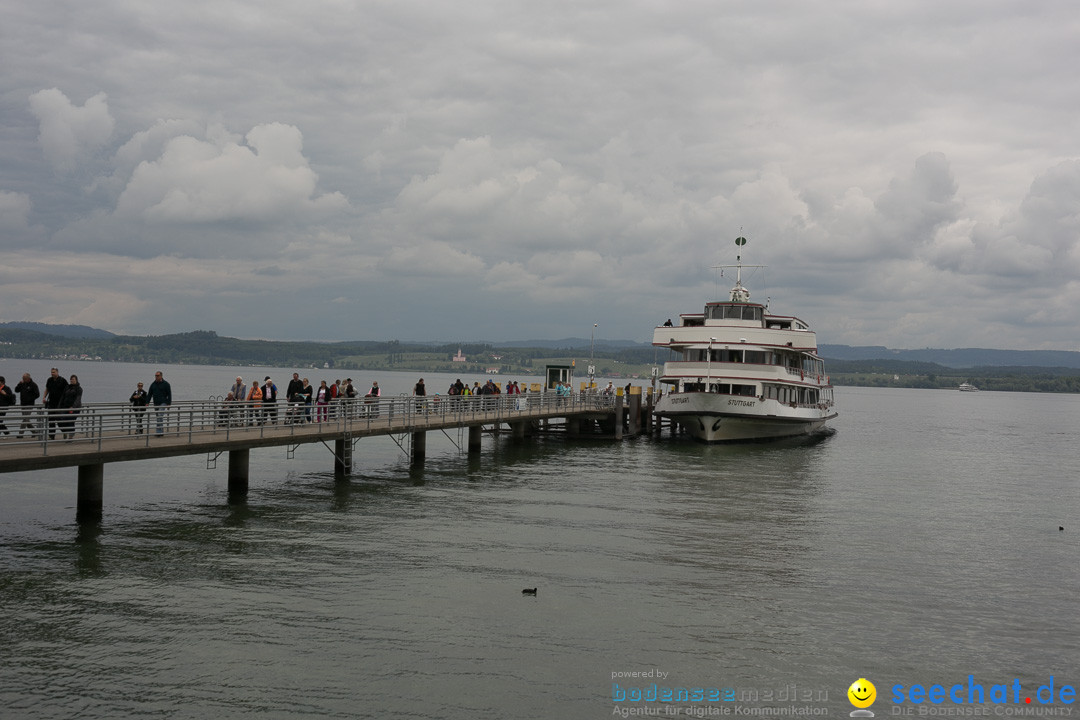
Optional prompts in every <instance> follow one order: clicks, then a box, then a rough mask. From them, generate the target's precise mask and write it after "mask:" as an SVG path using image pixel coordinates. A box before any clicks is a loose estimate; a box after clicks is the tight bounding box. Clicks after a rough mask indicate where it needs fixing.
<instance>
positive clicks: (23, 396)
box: [15, 373, 41, 438]
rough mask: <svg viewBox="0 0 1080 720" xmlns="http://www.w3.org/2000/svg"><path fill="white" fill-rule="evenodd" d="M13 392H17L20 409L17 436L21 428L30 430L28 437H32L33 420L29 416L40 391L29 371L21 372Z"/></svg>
mask: <svg viewBox="0 0 1080 720" xmlns="http://www.w3.org/2000/svg"><path fill="white" fill-rule="evenodd" d="M15 392H17V393H19V409H20V410H21V411H22V423H21V424H20V425H19V437H22V434H23V430H30V437H31V438H33V437H34V422H33V420H31V419H30V418H31V417H33V414H34V403H36V402H37V399H38V398H39V397H41V391H40V390H39V389H38V386H37V383H36V382H34V381H33V380H32V379H31V378H30V373H23V376H22V382H20V383H19V384H18V385H16V386H15Z"/></svg>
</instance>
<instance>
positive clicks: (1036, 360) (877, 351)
mask: <svg viewBox="0 0 1080 720" xmlns="http://www.w3.org/2000/svg"><path fill="white" fill-rule="evenodd" d="M818 354H819V355H821V356H822V357H824V358H827V359H833V360H902V361H906V362H914V363H934V364H937V365H943V366H945V367H948V368H974V367H984V368H990V367H998V368H1007V367H1043V368H1076V369H1080V352H1074V351H1069V350H990V349H986V348H959V349H956V350H940V349H934V348H926V349H923V350H891V349H889V348H886V347H881V346H851V345H820V346H818Z"/></svg>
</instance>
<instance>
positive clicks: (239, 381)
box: [229, 376, 247, 425]
mask: <svg viewBox="0 0 1080 720" xmlns="http://www.w3.org/2000/svg"><path fill="white" fill-rule="evenodd" d="M229 392H231V393H232V394H233V397H234V398H236V402H238V403H240V405H239V407H238V409H237V413H236V416H237V420H238V421H239V422H238V423H237V424H238V425H243V424H244V418H245V416H246V415H247V412H246V410H245V409H244V408H245V407H246V405H245V403H247V385H245V384H244V378H242V377H239V376H237V378H236V384H235V385H233V386H232V387H231V388H229Z"/></svg>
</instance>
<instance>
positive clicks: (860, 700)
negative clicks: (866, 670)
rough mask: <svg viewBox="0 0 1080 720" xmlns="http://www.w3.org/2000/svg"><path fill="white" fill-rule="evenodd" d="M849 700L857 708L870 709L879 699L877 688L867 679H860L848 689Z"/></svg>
mask: <svg viewBox="0 0 1080 720" xmlns="http://www.w3.org/2000/svg"><path fill="white" fill-rule="evenodd" d="M847 696H848V700H850V701H851V704H852V705H854V706H855V707H857V708H868V707H870V706H871V705H873V704H874V700H876V699H877V688H876V687H874V683H872V682H870V681H869V680H867V679H866V678H859V679H858V680H856V681H855V682H853V683H851V687H849V688H848V689H847Z"/></svg>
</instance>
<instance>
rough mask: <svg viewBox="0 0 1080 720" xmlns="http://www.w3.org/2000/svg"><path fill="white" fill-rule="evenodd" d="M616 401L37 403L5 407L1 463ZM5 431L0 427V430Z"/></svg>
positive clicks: (543, 396) (543, 397)
mask: <svg viewBox="0 0 1080 720" xmlns="http://www.w3.org/2000/svg"><path fill="white" fill-rule="evenodd" d="M613 404H614V400H613V398H611V397H608V396H604V395H599V394H584V393H583V394H574V395H572V396H569V397H564V396H558V395H556V394H555V393H538V394H524V395H468V396H441V395H440V396H428V397H411V396H397V397H383V398H350V399H340V398H339V399H335V400H334V401H332V402H330V403H329V404H325V405H320V404H306V403H301V402H290V401H287V400H278V401H277V402H274V403H267V402H261V403H259V402H236V401H223V400H219V399H210V400H205V401H199V400H195V401H181V402H176V403H173V404H172V405H164V406H153V405H149V406H146V407H141V408H140V407H132V406H131V405H128V404H114V403H93V404H87V405H84V406H83V407H81V408H77V409H76V411H75V412H72V411H70V410H68V409H55V410H51V409H47V408H43V407H40V406H34V407H31V408H23V407H19V406H8V407H7V408H6V414H5V416H4V417H2V418H0V422H2V423H3V425H4V426H6V433H4V434H0V459H2V458H3V454H4V449H5V448H16V447H20V448H23V452H25V449H26V447H27V446H39V447H40V449H41V452H42V454H45V455H47V454H49V452H50V448H53V449H55V448H56V447H57V446H61V445H69V444H71V443H75V442H78V443H82V444H85V443H87V442H89V443H94V444H96V445H97V447H98V449H105V448H107V447H108V446H109V445H110V443H116V444H119V443H121V442H123V443H124V444H126V445H128V446H130V444H131V443H132V442H133V441H137V442H141V443H145V444H146V445H147V446H149V445H150V444H151V443H152V442H153V438H155V437H170V438H173V441H174V442H175V441H176V440H177V439H184V438H186V440H187V442H189V443H194V442H199V441H204V440H206V439H209V438H213V439H220V440H231V439H241V438H242V437H262V436H265V435H267V434H271V433H272V434H274V435H276V436H281V435H289V434H296V435H299V434H305V435H309V434H311V432H312V431H313V429H315V428H318V429H319V430H321V431H322V432H325V433H343V434H344V433H352V432H360V431H363V430H379V429H381V430H383V431H384V432H385V431H386V430H387V429H389V430H391V431H392V432H402V433H404V432H413V431H419V430H425V429H428V428H431V427H433V426H434V427H448V426H467V425H477V424H485V425H486V424H494V423H509V422H513V421H515V420H526V419H530V418H541V417H555V416H559V415H564V414H566V415H569V414H577V413H582V412H591V411H597V412H602V411H610V410H611V408H612V407H613ZM2 432H3V429H2V428H0V433H2Z"/></svg>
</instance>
